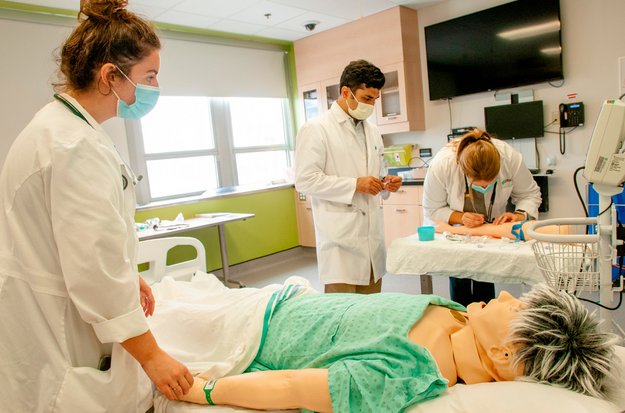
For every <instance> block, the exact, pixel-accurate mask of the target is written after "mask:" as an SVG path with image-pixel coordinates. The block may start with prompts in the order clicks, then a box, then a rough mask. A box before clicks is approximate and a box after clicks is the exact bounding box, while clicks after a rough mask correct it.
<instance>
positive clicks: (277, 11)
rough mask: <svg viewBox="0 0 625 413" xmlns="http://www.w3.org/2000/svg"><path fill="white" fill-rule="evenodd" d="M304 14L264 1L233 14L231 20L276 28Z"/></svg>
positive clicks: (299, 10) (294, 9)
mask: <svg viewBox="0 0 625 413" xmlns="http://www.w3.org/2000/svg"><path fill="white" fill-rule="evenodd" d="M303 13H306V12H305V11H304V10H302V9H296V8H293V7H288V6H283V5H280V4H276V3H273V2H270V1H266V0H264V1H260V2H258V3H256V4H253V5H251V6H250V7H247V8H245V9H244V10H241V11H240V12H238V13H235V14H233V15H232V16H230V18H231V19H233V20H238V21H243V22H248V23H254V24H260V25H263V26H275V25H278V24H280V23H282V22H284V21H286V20H289V19H292V18H294V17H296V16H299V15H301V14H303ZM266 14H270V16H269V17H267V16H265V15H266Z"/></svg>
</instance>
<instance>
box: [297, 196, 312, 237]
mask: <svg viewBox="0 0 625 413" xmlns="http://www.w3.org/2000/svg"><path fill="white" fill-rule="evenodd" d="M295 216H296V218H297V237H298V240H299V243H300V245H301V246H303V247H315V246H316V238H315V222H314V220H313V214H312V206H311V204H310V198H308V197H307V196H306V194H300V193H299V192H297V191H295Z"/></svg>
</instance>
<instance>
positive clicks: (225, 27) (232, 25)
mask: <svg viewBox="0 0 625 413" xmlns="http://www.w3.org/2000/svg"><path fill="white" fill-rule="evenodd" d="M208 28H209V29H211V30H217V31H220V32H228V33H237V34H256V33H258V32H259V31H261V30H262V29H264V28H265V26H262V25H259V24H252V23H247V22H240V21H236V20H230V19H223V20H220V21H218V22H217V23H215V24H211V25H210V26H209V27H208Z"/></svg>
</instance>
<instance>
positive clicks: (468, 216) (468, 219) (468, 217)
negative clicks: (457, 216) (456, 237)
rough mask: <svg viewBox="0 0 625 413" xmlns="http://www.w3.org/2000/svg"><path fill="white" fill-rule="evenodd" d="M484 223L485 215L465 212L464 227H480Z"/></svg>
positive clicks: (463, 216)
mask: <svg viewBox="0 0 625 413" xmlns="http://www.w3.org/2000/svg"><path fill="white" fill-rule="evenodd" d="M483 223H484V215H482V214H476V213H474V212H465V213H464V214H462V225H464V226H465V227H469V228H474V227H479V226H480V225H482V224H483Z"/></svg>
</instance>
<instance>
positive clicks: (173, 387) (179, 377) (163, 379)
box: [142, 349, 193, 400]
mask: <svg viewBox="0 0 625 413" xmlns="http://www.w3.org/2000/svg"><path fill="white" fill-rule="evenodd" d="M142 367H143V370H144V371H145V373H146V374H147V375H148V377H149V378H150V380H152V382H153V383H154V384H155V385H156V387H157V388H158V389H159V390H160V391H161V393H163V394H164V395H165V397H167V398H168V399H169V400H179V399H180V398H181V397H182V396H184V395H185V394H187V393H188V392H189V389H190V388H191V386H192V385H193V376H192V375H191V373H190V372H189V370H188V369H187V368H186V367H185V366H184V364H182V363H180V362H178V361H176V360H174V359H173V358H172V357H171V356H170V355H169V354H167V353H165V352H164V351H162V350H160V349H158V350H157V351H156V354H154V355H153V356H152V357H150V358H149V359H148V361H146V362H145V363H144V364H143V365H142Z"/></svg>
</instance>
